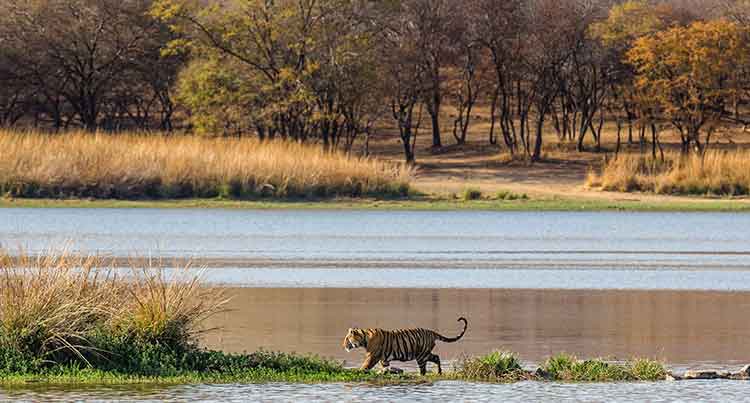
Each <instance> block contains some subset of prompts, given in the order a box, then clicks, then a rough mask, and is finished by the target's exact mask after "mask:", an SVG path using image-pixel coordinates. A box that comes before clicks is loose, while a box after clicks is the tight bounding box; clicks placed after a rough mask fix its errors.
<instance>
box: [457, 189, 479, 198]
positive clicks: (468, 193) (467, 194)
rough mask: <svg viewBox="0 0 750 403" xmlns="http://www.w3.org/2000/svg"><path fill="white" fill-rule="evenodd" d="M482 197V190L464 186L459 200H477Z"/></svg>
mask: <svg viewBox="0 0 750 403" xmlns="http://www.w3.org/2000/svg"><path fill="white" fill-rule="evenodd" d="M481 198H482V191H481V190H480V189H477V188H466V189H464V190H463V192H461V200H464V201H470V200H479V199H481Z"/></svg>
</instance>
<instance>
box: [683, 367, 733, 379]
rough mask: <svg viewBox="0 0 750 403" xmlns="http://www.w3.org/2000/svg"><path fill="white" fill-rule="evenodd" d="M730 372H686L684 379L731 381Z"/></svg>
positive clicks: (703, 370)
mask: <svg viewBox="0 0 750 403" xmlns="http://www.w3.org/2000/svg"><path fill="white" fill-rule="evenodd" d="M730 375H731V374H730V373H729V371H715V370H705V369H697V370H690V371H687V372H685V375H683V379H729V377H730Z"/></svg>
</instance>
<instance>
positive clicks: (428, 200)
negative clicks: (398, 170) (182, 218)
mask: <svg viewBox="0 0 750 403" xmlns="http://www.w3.org/2000/svg"><path fill="white" fill-rule="evenodd" d="M14 207H17V208H165V209H200V208H214V209H245V210H256V209H257V210H267V209H274V210H376V211H377V210H383V211H387V210H393V211H456V210H476V211H655V212H683V211H686V212H690V211H693V212H750V200H749V199H732V200H728V199H695V200H685V199H683V200H657V201H650V200H647V201H640V200H638V199H637V197H633V200H629V199H621V200H607V199H604V198H601V199H599V198H563V197H544V198H536V197H531V198H529V199H517V200H505V199H497V198H483V199H478V200H462V199H453V198H441V197H412V198H409V199H399V200H377V199H367V198H358V199H352V198H337V199H328V200H314V201H311V200H258V201H245V200H223V199H187V200H158V201H154V200H152V201H133V200H80V199H73V200H61V199H12V198H4V199H3V198H0V208H14Z"/></svg>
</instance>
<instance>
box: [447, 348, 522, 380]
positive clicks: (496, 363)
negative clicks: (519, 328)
mask: <svg viewBox="0 0 750 403" xmlns="http://www.w3.org/2000/svg"><path fill="white" fill-rule="evenodd" d="M455 375H456V376H457V377H458V378H460V379H465V380H479V381H499V382H512V381H517V380H519V379H523V378H524V377H525V376H526V372H525V371H524V370H523V368H522V367H521V363H520V361H519V360H518V357H517V356H516V355H515V354H514V353H511V352H507V351H494V352H492V353H489V354H487V355H483V356H479V357H464V358H462V359H461V360H459V362H458V364H457V365H456V374H455Z"/></svg>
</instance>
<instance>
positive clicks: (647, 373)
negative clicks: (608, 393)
mask: <svg viewBox="0 0 750 403" xmlns="http://www.w3.org/2000/svg"><path fill="white" fill-rule="evenodd" d="M537 373H538V375H540V376H541V377H543V378H545V379H549V380H553V381H563V382H626V381H661V380H664V379H665V377H666V374H667V372H666V369H665V368H664V365H663V364H661V363H660V362H658V361H652V360H647V359H637V360H634V361H632V362H628V363H625V364H619V363H612V362H608V361H605V360H602V359H593V360H579V359H577V358H576V357H574V356H572V355H569V354H564V353H563V354H558V355H555V356H553V357H550V358H549V359H548V360H547V361H546V362H545V363H544V365H542V367H541V368H540V369H539V371H537Z"/></svg>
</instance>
